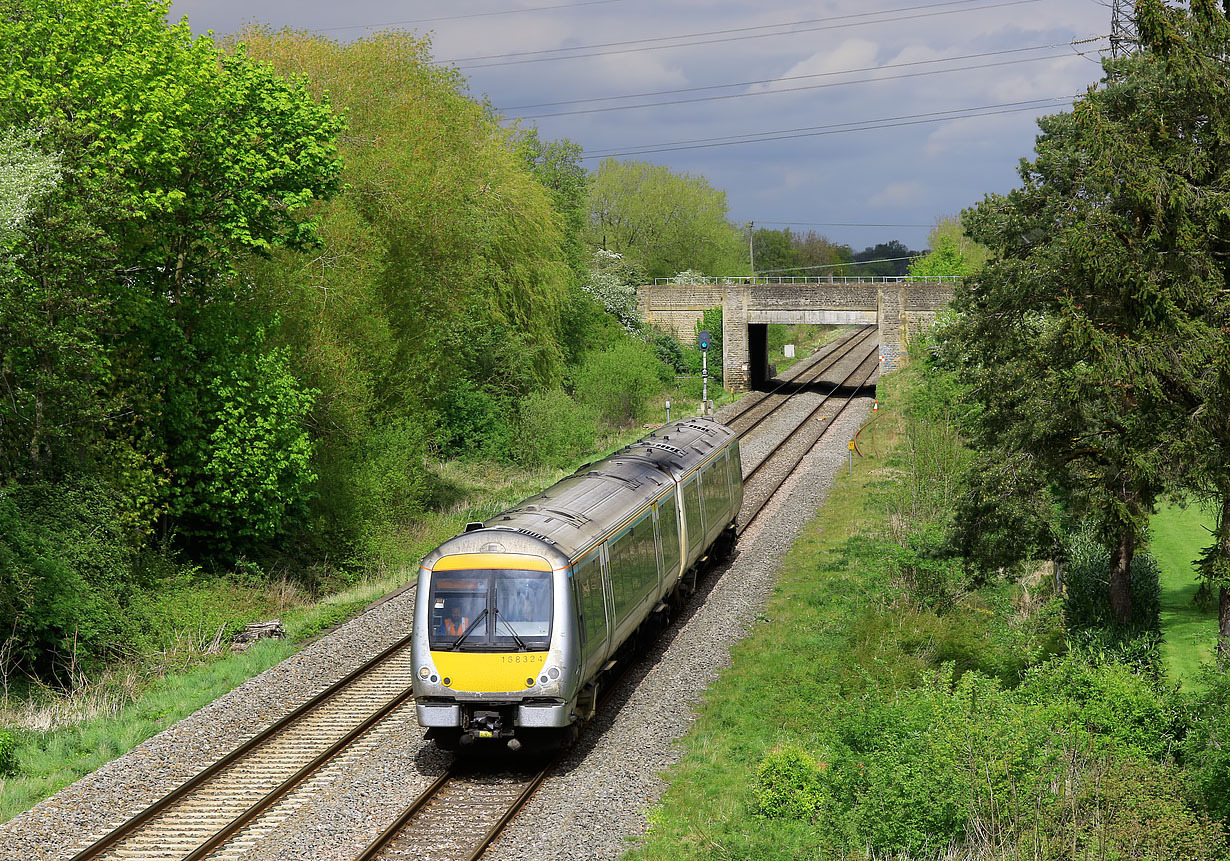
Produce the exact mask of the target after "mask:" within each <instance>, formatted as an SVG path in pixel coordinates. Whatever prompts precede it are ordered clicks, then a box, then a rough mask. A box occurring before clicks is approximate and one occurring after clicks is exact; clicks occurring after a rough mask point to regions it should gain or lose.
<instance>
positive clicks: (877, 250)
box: [854, 239, 918, 277]
mask: <svg viewBox="0 0 1230 861" xmlns="http://www.w3.org/2000/svg"><path fill="white" fill-rule="evenodd" d="M916 256H918V252H917V251H911V250H910V249H909V248H907V247H906V246H905V244H904V243H902V242H899V241H898V240H896V239H893V240H890V241H888V242H881V243H879V244H878V245H874V246H869V247H867V248H864V249H863V250H862V251H860V252H858V253H857V254H855V255H854V262H856V263H865V264H866V265H863V266H858V267H855V269H854V271H855V272H857V273H858V274H859V275H874V276H880V277H890V276H897V277H899V276H902V275H905V274H907V273H908V272H909V267H910V260H911V259H912V258H914V257H916Z"/></svg>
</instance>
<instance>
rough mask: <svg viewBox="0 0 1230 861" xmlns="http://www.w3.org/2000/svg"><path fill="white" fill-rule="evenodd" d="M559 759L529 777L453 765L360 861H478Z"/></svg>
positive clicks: (377, 839) (367, 849)
mask: <svg viewBox="0 0 1230 861" xmlns="http://www.w3.org/2000/svg"><path fill="white" fill-rule="evenodd" d="M555 762H556V760H554V759H553V760H552V761H551V762H550V763H548V764H547V765H545V766H543V767H541V768H539V769H536V770H532V771H530V772H528V773H510V772H500V773H496V774H477V773H467V772H465V771H464V770H462V769H461V768H459V767H458V766H457V764H456V763H454V764H453V765H452V766H450V767H449V768H448V770H446V771H445V772H444V773H443V774H441V775H440V776H439V777H438V778H436V780H435V782H434V783H432V784H431V786H429V787H427V789H425V790H424V791H423V792H422V793H421V794H420V795H419V797H418V798H416V799H415V800H414V801H413V802H412V803H411V804H410V806H409V807H407V808H406V810H405V811H404V812H403V813H402V814H401V815H400V816H399V817H398V818H397V819H396V820H395V821H394V822H393V823H392V824H391V825H390V826H389V827H388V828H387V829H385V831H384V833H382V834H381V835H380V836H379V837H377V838H376V839H375V840H373V841H372V842H371V843H370V844H369V845H368V846H367V848H366V849H364V850H363V853H362V854H361V855H359V856H358V859H357V861H375V859H381V861H388V859H396V858H439V859H450V860H451V859H457V860H458V861H476V859H478V858H481V857H482V855H483V853H484V852H486V851H487V847H489V846H490V845H491V844H492V843H493V842H494V841H495V839H496V838H497V837H498V836H499V835H500V832H501V831H503V830H504V826H505V825H507V824H508V823H509V822H511V821H512V818H513V817H514V816H516V815H517V813H518V812H519V811H520V810H521V808H522V806H523V805H524V804H525V803H526V802H527V801H528V800H529V798H530V796H531V795H533V793H534V790H536V789H537V788H538V787H539V786H540V785H541V784H542V782H543V781H544V780H545V779H546V777H547V774H548V773H549V772H550V771H551V769H552V768H553V767H554V765H555Z"/></svg>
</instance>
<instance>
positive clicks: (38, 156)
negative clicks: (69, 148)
mask: <svg viewBox="0 0 1230 861" xmlns="http://www.w3.org/2000/svg"><path fill="white" fill-rule="evenodd" d="M59 181H60V160H59V158H58V157H56V156H54V155H51V154H48V153H45V152H42V151H41V150H39V149H38V147H37V141H36V140H32V139H30V136H29V135H20V134H18V133H17V132H15V131H13V130H12V129H10V130H9V131H8V132H6V133H5V134H3V135H0V254H5V259H7V251H8V249H9V248H10V247H11V246H12V243H13V242H14V241H16V239H17V234H18V233H19V232H20V231H21V230H22V229H23V228H24V227H25V225H26V224H27V222H28V221H29V219H30V216H31V214H32V213H33V211H34V207H35V203H36V202H37V201H38V199H39V198H40V197H42V196H43V195H45V194H47V193H48V192H49V191H51V189H53V188H55V186H56V183H58V182H59Z"/></svg>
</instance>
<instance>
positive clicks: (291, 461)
mask: <svg viewBox="0 0 1230 861" xmlns="http://www.w3.org/2000/svg"><path fill="white" fill-rule="evenodd" d="M263 339H264V333H263V332H261V333H258V341H263ZM217 362H218V366H215V367H212V368H210V369H209V370H208V372H207V374H208V376H207V377H206V380H205V384H204V386H203V388H202V390H201V391H197V390H195V389H192V388H185V389H183V390H182V391H178V392H177V393H176V396H175V397H173V398H172V399H171V402H172V403H171V405H170V412H171V414H172V423H173V424H174V425H175V426H176V436H177V437H178V439H179V441H178V444H176V445H175V446H174V447H173V452H172V454H173V457H172V466H173V468H174V472H175V476H176V481H175V483H173V484H172V488H171V489H172V513H173V514H175V515H179V516H181V517H182V518H183V521H182V522H183V524H184V526H183V531H184V532H185V533H186V534H188V535H192V536H194V537H195V538H196V539H197V542H198V544H199V545H200V547H201V549H202V550H203V551H204V552H206V553H210V554H212V553H216V552H217V551H218V550H223V551H236V552H238V551H242V550H243V549H245V548H247V547H252V546H255V545H258V544H260V543H262V542H265V541H267V540H268V539H270V538H274V537H277V536H280V535H284V534H286V532H287V531H288V530H289V528H290V526H292V525H293V524H295V523H296V522H299V521H301V520H302V519H303V517H304V516H305V515H306V514H307V511H308V507H307V503H308V500H309V498H310V496H311V492H312V485H313V483H314V482H315V481H316V474H315V473H314V472H313V471H312V450H313V443H312V440H311V438H310V437H309V435H308V432H307V430H306V427H305V423H306V419H307V415H308V413H309V411H310V410H311V407H312V403H313V401H314V399H315V397H316V395H317V394H318V392H317V391H316V390H314V389H307V388H305V387H303V386H302V385H301V384H300V383H299V381H298V380H297V379H296V378H295V376H294V374H293V373H291V370H290V356H289V351H287V350H284V349H273V350H269V351H267V352H264V353H253V354H247V353H240V354H238V355H235V356H227V357H223V358H221V359H218V360H217Z"/></svg>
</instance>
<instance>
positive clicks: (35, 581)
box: [0, 481, 135, 676]
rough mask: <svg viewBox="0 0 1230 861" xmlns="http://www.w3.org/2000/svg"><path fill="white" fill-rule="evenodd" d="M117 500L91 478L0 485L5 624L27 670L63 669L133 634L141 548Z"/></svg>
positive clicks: (0, 615)
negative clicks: (130, 610)
mask: <svg viewBox="0 0 1230 861" xmlns="http://www.w3.org/2000/svg"><path fill="white" fill-rule="evenodd" d="M120 522H121V517H120V510H119V506H118V505H117V502H116V499H115V498H114V497H113V495H112V494H110V493H109V491H108V490H107V489H106V488H104V487H103V486H101V485H97V484H94V485H91V484H88V483H86V482H84V481H82V482H69V483H64V484H57V485H53V484H48V483H40V484H34V485H29V486H24V487H23V486H11V487H8V488H5V489H4V490H3V491H0V630H3V631H4V632H5V636H12V637H13V639H14V643H15V646H16V648H15V656H16V658H17V660H18V661H19V662H21V663H22V664H23V665H24V666H25V668H26V669H27V671H30V670H33V671H35V672H37V673H40V674H42V675H45V676H55V675H60V674H63V673H64V672H65V671H66V670H67V669H68V667H69V665H70V663H71V662H72V661H79V662H84V663H90V662H92V661H94V660H96V659H101V658H103V657H104V656H106V655H107V654H108V653H109V652H111V651H112V650H114V649H115V648H116V647H117V646H118V644H119V643H121V642H123V641H124V640H125V639H126V637H125V634H126V633H127V631H126V622H125V619H124V613H123V608H122V601H123V599H124V598H125V596H126V595H127V594H128V593H129V592H130V590H131V589H132V587H133V585H134V584H133V579H134V568H133V563H134V559H135V552H134V550H133V548H132V547H131V546H130V544H129V542H128V540H127V536H125V535H124V534H123V533H122V532H121V531H120V528H119V525H118V524H119V523H120Z"/></svg>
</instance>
